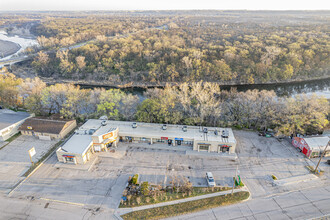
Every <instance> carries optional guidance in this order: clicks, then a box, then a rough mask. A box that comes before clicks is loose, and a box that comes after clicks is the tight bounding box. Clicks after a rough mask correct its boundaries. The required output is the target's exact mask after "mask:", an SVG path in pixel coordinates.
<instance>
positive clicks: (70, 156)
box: [62, 155, 74, 158]
mask: <svg viewBox="0 0 330 220" xmlns="http://www.w3.org/2000/svg"><path fill="white" fill-rule="evenodd" d="M62 157H68V158H74V156H72V155H62Z"/></svg>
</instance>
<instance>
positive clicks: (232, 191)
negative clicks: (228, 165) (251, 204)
mask: <svg viewBox="0 0 330 220" xmlns="http://www.w3.org/2000/svg"><path fill="white" fill-rule="evenodd" d="M237 171H238V165H237V167H236V173H235V177H234V184H233V188H232V190H231V194H232V195H233V193H234V188H235V185H236V183H235V181H236V179H237Z"/></svg>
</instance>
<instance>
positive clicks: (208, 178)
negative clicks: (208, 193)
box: [206, 172, 215, 187]
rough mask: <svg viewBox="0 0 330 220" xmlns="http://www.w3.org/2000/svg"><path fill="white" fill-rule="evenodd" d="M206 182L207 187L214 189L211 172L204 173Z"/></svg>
mask: <svg viewBox="0 0 330 220" xmlns="http://www.w3.org/2000/svg"><path fill="white" fill-rule="evenodd" d="M206 181H207V185H208V186H209V187H215V181H214V178H213V174H212V173H211V172H207V173H206Z"/></svg>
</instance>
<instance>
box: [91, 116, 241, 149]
mask: <svg viewBox="0 0 330 220" xmlns="http://www.w3.org/2000/svg"><path fill="white" fill-rule="evenodd" d="M102 121H104V120H98V119H90V120H88V123H89V124H90V125H91V124H95V125H101V122H102ZM106 123H107V125H106V126H104V129H105V130H106V129H107V128H108V126H109V127H112V128H113V127H118V128H119V135H120V136H135V137H146V138H149V137H151V138H160V137H168V138H172V139H174V138H182V139H183V140H185V139H186V140H195V141H199V142H203V141H205V142H207V141H215V142H222V143H236V139H235V137H234V134H233V131H232V129H231V128H218V127H202V128H207V129H208V133H207V135H205V134H204V133H203V132H202V131H201V130H202V128H200V127H199V126H187V131H186V132H184V131H183V130H182V128H183V126H184V125H171V124H167V129H166V130H163V129H162V125H163V124H155V123H143V122H135V123H136V124H137V128H133V127H132V124H133V123H134V122H127V121H111V120H106ZM101 128H102V127H101ZM101 128H100V129H101ZM102 130H103V128H102ZM102 130H101V131H102ZM215 130H217V131H218V135H215V134H214V131H215ZM223 130H227V131H228V134H229V135H228V138H222V137H221V133H222V131H223ZM97 133H101V132H100V131H96V132H95V134H97ZM95 134H94V135H95Z"/></svg>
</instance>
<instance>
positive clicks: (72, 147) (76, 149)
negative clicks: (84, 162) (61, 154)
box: [61, 134, 93, 154]
mask: <svg viewBox="0 0 330 220" xmlns="http://www.w3.org/2000/svg"><path fill="white" fill-rule="evenodd" d="M92 143H93V141H92V136H91V135H82V134H74V135H73V136H72V137H71V138H70V139H69V140H68V141H67V142H65V144H64V145H63V146H62V147H61V148H62V150H63V151H65V152H68V153H74V154H85V152H86V151H87V150H88V148H89V147H90V145H91V144H92Z"/></svg>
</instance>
